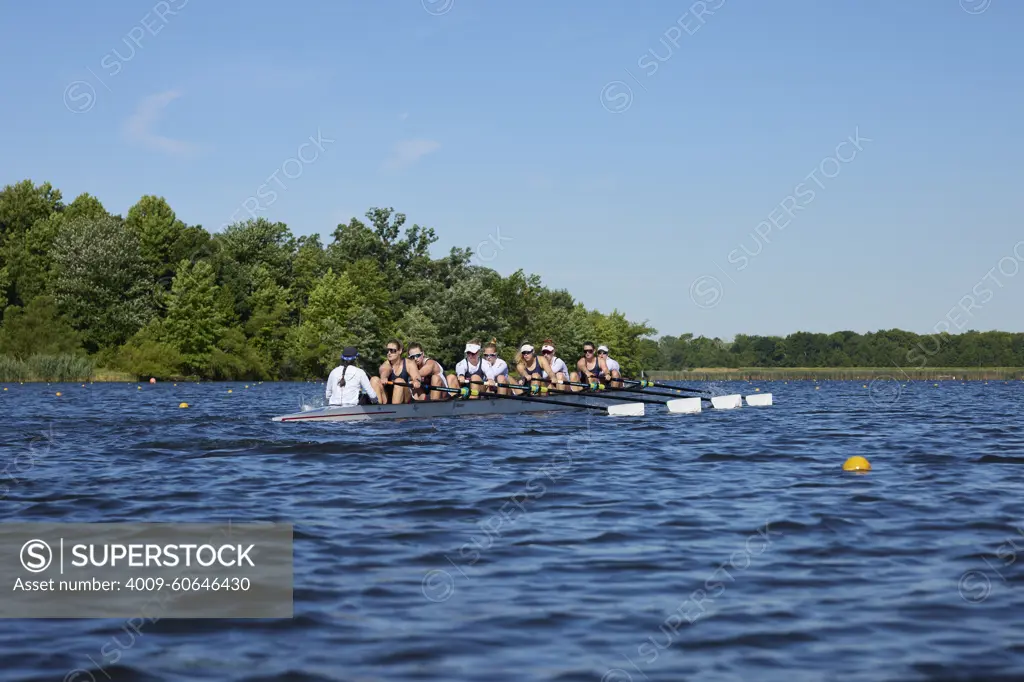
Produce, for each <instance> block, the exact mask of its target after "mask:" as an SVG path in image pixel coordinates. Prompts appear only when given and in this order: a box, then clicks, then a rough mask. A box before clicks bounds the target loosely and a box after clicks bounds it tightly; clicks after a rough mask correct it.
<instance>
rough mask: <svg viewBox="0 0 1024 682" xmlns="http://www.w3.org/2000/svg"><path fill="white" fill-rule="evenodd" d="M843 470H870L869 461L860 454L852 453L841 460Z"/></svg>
mask: <svg viewBox="0 0 1024 682" xmlns="http://www.w3.org/2000/svg"><path fill="white" fill-rule="evenodd" d="M843 471H871V463H870V462H868V461H867V460H866V459H864V458H863V457H861V456H860V455H854V456H853V457H851V458H849V459H848V460H846V461H845V462H843Z"/></svg>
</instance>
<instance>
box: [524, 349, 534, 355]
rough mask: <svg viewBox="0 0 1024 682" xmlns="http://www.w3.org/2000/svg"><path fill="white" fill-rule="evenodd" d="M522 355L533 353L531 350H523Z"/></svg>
mask: <svg viewBox="0 0 1024 682" xmlns="http://www.w3.org/2000/svg"><path fill="white" fill-rule="evenodd" d="M523 355H533V351H532V350H524V351H523Z"/></svg>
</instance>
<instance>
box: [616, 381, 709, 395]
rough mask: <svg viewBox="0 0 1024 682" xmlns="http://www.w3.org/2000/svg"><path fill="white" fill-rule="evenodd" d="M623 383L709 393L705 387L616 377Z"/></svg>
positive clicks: (642, 386) (641, 386)
mask: <svg viewBox="0 0 1024 682" xmlns="http://www.w3.org/2000/svg"><path fill="white" fill-rule="evenodd" d="M618 381H621V382H622V383H624V384H639V385H640V388H646V387H648V386H649V387H651V388H667V389H669V390H671V391H689V392H690V393H711V391H709V390H707V389H706V388H688V387H686V386H669V385H668V384H659V383H657V382H654V381H651V380H650V379H618Z"/></svg>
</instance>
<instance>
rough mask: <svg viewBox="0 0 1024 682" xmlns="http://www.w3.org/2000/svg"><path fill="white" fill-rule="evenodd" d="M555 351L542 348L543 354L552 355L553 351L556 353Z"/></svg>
mask: <svg viewBox="0 0 1024 682" xmlns="http://www.w3.org/2000/svg"><path fill="white" fill-rule="evenodd" d="M554 352H555V351H553V350H542V351H541V354H542V355H551V354H552V353H554Z"/></svg>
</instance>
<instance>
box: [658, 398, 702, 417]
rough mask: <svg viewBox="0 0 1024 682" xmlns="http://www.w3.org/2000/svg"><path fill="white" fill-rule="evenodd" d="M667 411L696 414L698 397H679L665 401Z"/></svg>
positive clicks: (698, 408) (698, 406)
mask: <svg viewBox="0 0 1024 682" xmlns="http://www.w3.org/2000/svg"><path fill="white" fill-rule="evenodd" d="M665 406H666V407H668V411H669V412H675V413H676V414H696V413H697V412H700V398H679V399H677V400H669V401H668V402H666V403H665Z"/></svg>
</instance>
